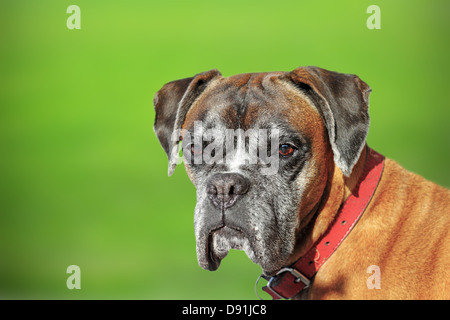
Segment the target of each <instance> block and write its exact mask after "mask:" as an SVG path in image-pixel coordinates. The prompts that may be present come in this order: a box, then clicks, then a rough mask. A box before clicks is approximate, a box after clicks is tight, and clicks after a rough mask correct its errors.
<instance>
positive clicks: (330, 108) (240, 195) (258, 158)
mask: <svg viewBox="0 0 450 320" xmlns="http://www.w3.org/2000/svg"><path fill="white" fill-rule="evenodd" d="M369 92H370V88H369V87H368V86H367V85H366V84H365V83H364V82H363V81H361V80H360V79H359V78H358V77H356V76H353V75H347V74H340V73H335V72H330V71H326V70H323V69H320V68H315V67H305V68H298V69H296V70H294V71H292V72H272V73H254V74H241V75H236V76H232V77H228V78H224V77H222V76H221V74H220V73H219V71H217V70H211V71H208V72H204V73H201V74H198V75H196V76H194V77H192V78H187V79H182V80H177V81H173V82H170V83H168V84H166V85H164V86H163V87H162V88H161V90H160V91H158V93H157V94H156V95H155V99H154V106H155V111H156V118H155V124H154V129H155V132H156V134H157V136H158V139H159V140H160V143H161V145H162V147H163V148H164V150H165V151H166V153H167V155H168V157H169V175H170V174H171V173H172V172H173V170H174V168H175V166H176V163H177V157H178V145H179V142H180V141H183V142H182V149H183V155H184V157H185V161H184V163H185V167H186V171H187V173H188V175H189V178H190V179H191V181H192V182H193V184H194V185H195V187H196V190H197V204H196V208H195V215H194V226H195V235H196V241H197V258H198V262H199V264H200V266H201V267H203V268H205V269H208V270H215V269H217V268H218V267H219V264H220V261H221V260H222V259H223V258H224V257H225V256H226V255H227V253H228V251H229V250H230V249H239V250H244V251H245V252H246V254H247V255H248V257H249V258H250V259H251V260H252V261H253V262H255V263H257V264H259V265H260V266H261V267H262V269H263V272H264V273H265V274H267V275H269V274H273V273H274V272H276V271H277V270H279V269H280V268H281V267H282V266H285V265H286V264H288V263H289V261H290V259H292V257H293V256H294V255H295V253H296V250H295V249H296V247H298V246H297V244H298V243H299V241H300V240H301V238H302V230H303V229H304V227H305V226H306V224H307V222H309V221H311V219H313V217H314V216H315V213H316V212H317V211H318V210H319V209H321V208H323V207H326V205H327V203H326V202H327V199H324V197H323V195H324V194H327V181H328V180H329V178H330V177H332V176H333V175H334V171H335V167H337V168H339V170H340V171H341V172H342V173H343V174H344V175H345V176H349V175H350V173H351V172H352V169H353V167H354V165H355V163H356V162H357V160H358V159H359V156H360V154H361V151H362V149H363V147H364V145H365V139H366V135H367V131H368V125H369V117H368V95H369ZM204 132H209V133H208V134H206V135H205V134H204ZM230 136H231V139H230ZM199 137H201V138H199ZM252 141H253V143H252ZM205 155H206V157H205ZM217 155H218V156H217ZM274 159H276V161H274Z"/></svg>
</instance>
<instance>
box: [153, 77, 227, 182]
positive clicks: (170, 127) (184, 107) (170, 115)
mask: <svg viewBox="0 0 450 320" xmlns="http://www.w3.org/2000/svg"><path fill="white" fill-rule="evenodd" d="M220 76H221V74H220V72H219V71H218V70H210V71H206V72H203V73H199V74H197V75H196V76H194V77H192V78H185V79H181V80H176V81H172V82H169V83H167V84H165V85H164V86H163V87H162V88H161V89H160V90H159V91H158V92H157V93H156V94H155V97H154V98H153V106H154V108H155V114H156V116H155V123H154V125H153V129H154V131H155V133H156V136H157V137H158V139H159V142H160V143H161V146H162V147H163V149H164V151H165V152H166V154H167V157H168V158H169V176H171V175H172V173H173V171H174V170H175V167H176V165H177V160H178V143H179V142H180V132H181V131H180V130H181V127H182V125H183V123H184V120H185V118H186V115H187V113H188V111H189V109H190V107H191V105H192V103H193V102H194V101H195V100H196V99H197V98H198V97H199V96H200V95H201V93H202V92H203V91H204V90H205V89H206V87H207V86H208V84H209V83H210V81H211V80H212V79H214V78H216V77H220Z"/></svg>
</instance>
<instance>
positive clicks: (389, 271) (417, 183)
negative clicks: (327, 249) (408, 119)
mask: <svg viewBox="0 0 450 320" xmlns="http://www.w3.org/2000/svg"><path fill="white" fill-rule="evenodd" d="M362 154H363V155H365V152H363V153H362ZM363 161H364V157H361V159H360V160H359V161H358V164H357V167H358V166H359V167H362V166H361V164H362V163H363ZM335 172H338V173H337V175H342V173H339V169H337V168H335ZM360 172H361V171H359V172H358V169H356V170H354V174H352V176H351V177H350V178H348V179H339V178H337V177H336V175H333V177H332V178H331V179H333V180H331V179H330V180H329V181H328V186H334V185H335V184H336V180H340V182H341V184H342V182H343V181H345V182H344V184H345V195H347V194H348V193H349V190H351V189H352V186H353V185H354V183H355V182H354V181H357V177H359V174H360ZM331 189H332V190H333V191H332V192H331V194H330V196H329V197H328V198H331V199H333V198H334V199H342V200H344V199H345V198H346V196H344V197H343V196H342V189H341V188H338V187H331ZM449 206H450V192H449V190H447V189H445V188H442V187H440V186H438V185H436V184H433V183H431V182H429V181H426V180H425V179H423V178H422V177H420V176H418V175H416V174H414V173H411V172H409V171H407V170H405V169H403V168H402V167H401V166H399V165H398V164H397V163H396V162H394V161H393V160H390V159H386V162H385V167H384V171H383V175H382V178H381V181H380V183H379V185H378V188H377V190H376V193H375V195H374V196H373V198H372V200H371V202H370V204H369V206H368V208H367V209H366V211H365V212H364V214H363V216H362V217H361V219H360V221H359V222H358V223H357V225H356V227H355V228H354V229H353V230H352V232H351V233H350V234H349V236H348V237H347V238H346V239H345V241H344V242H343V243H342V244H341V246H340V247H339V248H338V249H337V250H336V252H335V253H334V254H333V255H332V256H331V258H330V259H329V260H328V261H327V262H326V263H325V264H324V265H323V266H322V268H321V269H320V270H319V272H318V273H317V275H316V277H315V279H314V285H313V286H312V288H311V289H310V290H309V291H306V292H304V293H302V294H301V295H300V296H299V297H297V298H310V299H449V298H450V290H449V288H450V251H449V250H448V245H449V243H450V233H449V230H450V215H449ZM337 208H339V206H336V205H335V206H334V208H333V209H332V210H331V212H334V210H336V209H337ZM322 214H323V211H322V212H321V215H322ZM323 219H325V220H326V222H323V221H322V220H323ZM330 220H331V219H327V218H322V217H320V215H319V217H318V218H317V219H316V221H315V223H314V228H313V230H312V231H310V232H309V234H310V235H309V237H310V238H311V239H310V241H308V244H309V245H311V244H312V242H313V241H315V240H317V238H318V234H319V233H320V232H319V233H317V232H316V230H317V228H318V225H320V224H327V223H329V222H330ZM315 232H316V233H315ZM306 238H308V237H306ZM305 247H306V248H308V245H306V246H305ZM304 250H306V249H304ZM304 250H302V251H304ZM300 255H301V254H300ZM300 255H299V256H300ZM293 261H295V259H293ZM371 265H377V266H378V267H379V268H380V273H381V289H368V287H367V285H366V281H367V279H368V278H369V276H370V275H371V274H370V273H367V268H368V267H369V266H371Z"/></svg>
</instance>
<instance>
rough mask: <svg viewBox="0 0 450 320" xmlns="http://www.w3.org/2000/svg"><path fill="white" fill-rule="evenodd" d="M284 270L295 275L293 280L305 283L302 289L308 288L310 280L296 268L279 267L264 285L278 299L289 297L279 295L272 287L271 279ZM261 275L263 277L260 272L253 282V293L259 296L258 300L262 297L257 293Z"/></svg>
mask: <svg viewBox="0 0 450 320" xmlns="http://www.w3.org/2000/svg"><path fill="white" fill-rule="evenodd" d="M284 272H290V273H291V274H292V275H293V276H294V277H295V280H294V281H295V282H296V283H298V282H302V283H303V284H304V285H305V287H304V288H303V289H306V288H308V287H309V285H310V284H311V281H310V280H309V279H308V278H307V277H306V276H304V275H303V274H302V273H301V272H300V271H298V270H296V269H294V268H283V269H281V270H280V271H278V272H277V274H276V275H275V276H273V277H271V278H270V280H269V282H268V283H267V285H266V287H267V288H268V289H269V290H270V291H271V292H272V293H274V294H275V295H276V296H277V297H278V299H289V298H286V297H283V296H282V295H280V294H279V293H278V292H277V291H276V290H275V289H274V288H272V286H271V284H272V281H273V280H274V279H275V278H276V277H277V276H278V275H280V274H282V273H284ZM262 277H263V275H262V274H261V275H260V276H259V277H258V279H257V280H256V283H255V293H256V295H257V296H258V298H259V299H260V300H263V299H262V298H261V297H260V296H259V294H258V289H257V285H258V282H259V280H260V279H261V278H262Z"/></svg>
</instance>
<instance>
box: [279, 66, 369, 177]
mask: <svg viewBox="0 0 450 320" xmlns="http://www.w3.org/2000/svg"><path fill="white" fill-rule="evenodd" d="M285 78H287V79H288V80H289V81H292V82H293V83H294V84H295V85H296V86H297V88H299V89H301V90H302V91H306V92H307V93H308V94H309V95H310V96H312V98H313V101H315V102H316V105H317V107H318V108H319V109H320V111H321V113H322V117H323V120H324V123H325V126H326V128H327V131H328V136H329V139H330V144H331V148H332V150H333V155H334V162H335V163H336V165H337V166H338V167H339V169H341V171H342V172H343V173H344V175H346V176H347V177H348V176H350V174H351V172H352V169H353V166H354V165H355V164H356V162H357V161H358V159H359V156H360V154H361V151H362V149H363V147H364V145H365V143H366V137H367V133H368V131H369V112H368V109H369V94H370V91H371V89H370V87H369V86H368V85H367V84H366V83H365V82H363V81H362V80H361V79H360V78H359V77H358V76H356V75H351V74H343V73H337V72H332V71H328V70H324V69H321V68H317V67H300V68H298V69H295V70H294V71H292V72H290V73H288V74H287V75H286V76H285Z"/></svg>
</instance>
